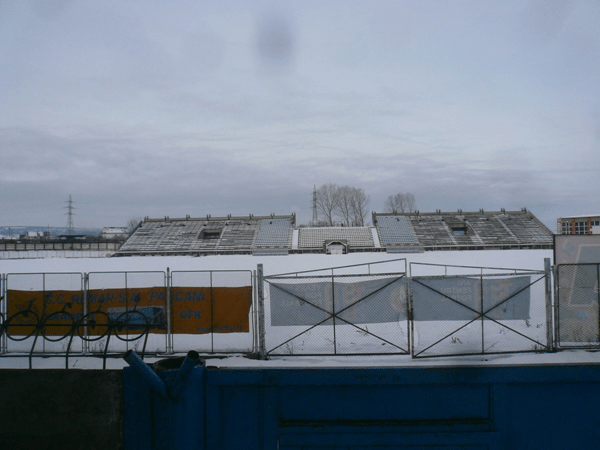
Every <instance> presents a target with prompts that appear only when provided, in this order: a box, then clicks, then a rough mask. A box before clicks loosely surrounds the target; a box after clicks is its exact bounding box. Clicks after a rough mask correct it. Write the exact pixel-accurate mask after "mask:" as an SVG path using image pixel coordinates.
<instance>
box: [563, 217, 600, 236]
mask: <svg viewBox="0 0 600 450" xmlns="http://www.w3.org/2000/svg"><path fill="white" fill-rule="evenodd" d="M556 234H600V215H595V216H589V215H588V216H570V217H560V218H558V219H557V221H556Z"/></svg>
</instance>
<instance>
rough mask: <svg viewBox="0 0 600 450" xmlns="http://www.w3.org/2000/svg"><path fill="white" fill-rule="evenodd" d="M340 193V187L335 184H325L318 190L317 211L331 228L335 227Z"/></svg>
mask: <svg viewBox="0 0 600 450" xmlns="http://www.w3.org/2000/svg"><path fill="white" fill-rule="evenodd" d="M339 192H340V188H339V186H338V185H337V184H334V183H327V184H323V185H321V186H319V188H318V189H317V210H318V212H319V213H320V214H321V216H322V217H324V221H325V223H326V224H327V225H328V226H330V227H332V226H333V222H334V215H335V211H336V208H337V207H338V203H339V199H340V195H339Z"/></svg>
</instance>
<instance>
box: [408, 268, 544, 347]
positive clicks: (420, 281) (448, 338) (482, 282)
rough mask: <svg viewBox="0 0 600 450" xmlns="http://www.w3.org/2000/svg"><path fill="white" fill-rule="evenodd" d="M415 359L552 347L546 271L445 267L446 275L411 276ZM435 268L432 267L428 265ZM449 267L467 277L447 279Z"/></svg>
mask: <svg viewBox="0 0 600 450" xmlns="http://www.w3.org/2000/svg"><path fill="white" fill-rule="evenodd" d="M413 264H416V263H411V278H410V293H411V295H410V308H411V314H412V321H411V326H412V331H413V333H412V336H413V340H412V355H413V357H415V358H418V357H426V356H448V355H480V354H495V353H518V352H531V351H548V350H550V349H551V348H552V334H551V332H552V317H551V296H550V289H549V283H548V277H549V276H550V274H549V265H548V267H547V270H546V271H523V270H515V269H505V270H502V269H486V268H478V272H479V273H471V274H468V273H465V272H467V271H468V270H471V271H472V270H474V269H475V268H468V267H460V266H443V267H444V272H445V274H444V275H439V276H412V273H413V271H414V268H415V267H414V266H413ZM428 266H432V265H428ZM448 268H451V269H453V270H455V271H457V270H458V271H460V272H463V274H460V275H448V274H447V271H448Z"/></svg>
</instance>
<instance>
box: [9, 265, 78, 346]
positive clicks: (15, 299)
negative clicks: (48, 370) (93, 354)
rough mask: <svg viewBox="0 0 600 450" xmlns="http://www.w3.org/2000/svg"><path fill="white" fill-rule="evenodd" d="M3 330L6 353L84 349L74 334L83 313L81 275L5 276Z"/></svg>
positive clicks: (28, 274) (29, 274)
mask: <svg viewBox="0 0 600 450" xmlns="http://www.w3.org/2000/svg"><path fill="white" fill-rule="evenodd" d="M5 279H6V286H5V288H6V289H5V296H6V299H5V301H4V303H5V305H4V306H3V307H4V310H3V313H4V320H3V327H2V331H3V334H4V339H5V340H4V342H5V344H4V345H5V351H6V352H7V353H21V352H27V353H30V354H38V353H66V354H68V353H70V352H81V351H82V350H83V343H84V342H83V340H82V339H80V338H79V337H78V336H77V334H76V328H77V324H78V323H79V321H80V320H81V318H82V317H83V314H84V294H83V292H84V291H83V274H81V273H19V274H7V275H6V278H5Z"/></svg>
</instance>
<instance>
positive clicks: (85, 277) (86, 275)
mask: <svg viewBox="0 0 600 450" xmlns="http://www.w3.org/2000/svg"><path fill="white" fill-rule="evenodd" d="M89 287H90V274H89V273H88V272H85V273H84V274H83V317H85V322H84V323H83V336H84V339H83V353H84V354H87V353H89V351H90V341H89V339H88V337H89V336H88V331H89V330H88V326H87V322H88V320H89V317H88V316H87V314H88V312H89V308H88V289H89Z"/></svg>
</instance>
